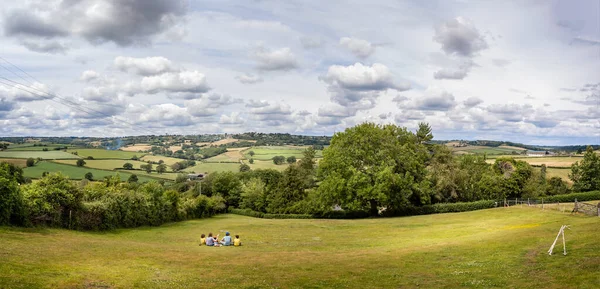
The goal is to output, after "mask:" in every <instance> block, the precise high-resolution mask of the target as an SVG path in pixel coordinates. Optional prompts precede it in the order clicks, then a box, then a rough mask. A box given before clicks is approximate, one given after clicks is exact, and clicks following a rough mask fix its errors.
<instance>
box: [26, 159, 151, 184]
mask: <svg viewBox="0 0 600 289" xmlns="http://www.w3.org/2000/svg"><path fill="white" fill-rule="evenodd" d="M44 172H50V173H56V172H61V173H63V174H64V175H66V176H68V177H69V178H71V179H73V180H81V179H84V178H85V174H86V173H88V172H89V173H92V175H93V176H94V180H102V179H104V177H106V176H113V175H116V174H119V175H120V177H121V180H123V181H126V180H127V179H128V178H129V176H130V174H129V173H125V172H116V171H105V170H99V169H92V168H86V167H77V166H72V165H66V164H59V163H53V162H39V163H37V164H36V165H35V166H33V167H28V168H25V169H23V174H24V175H25V176H26V177H29V178H32V179H39V178H41V177H42V174H43V173H44ZM151 180H156V179H153V178H148V177H144V176H139V181H140V182H147V181H151Z"/></svg>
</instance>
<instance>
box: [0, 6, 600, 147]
mask: <svg viewBox="0 0 600 289" xmlns="http://www.w3.org/2000/svg"><path fill="white" fill-rule="evenodd" d="M0 4H1V5H0V43H1V45H0V135H1V136H99V137H114V136H127V135H148V134H184V135H187V134H206V133H239V132H249V131H256V132H265V133H292V134H303V135H332V134H333V133H335V132H340V131H343V130H344V129H346V128H348V127H352V126H354V125H357V124H360V123H363V122H366V121H368V122H374V123H379V124H389V123H392V124H396V125H399V126H402V127H406V128H408V129H409V130H414V129H415V128H416V127H417V126H418V123H420V122H427V123H429V124H430V125H431V127H432V129H433V134H434V137H435V139H448V140H449V139H467V140H475V139H486V140H505V141H513V142H521V143H527V144H539V145H568V144H600V106H599V105H600V0H565V1H559V0H555V1H552V0H549V1H542V0H523V1H520V0H519V1H482V0H477V1H469V0H461V1H458V0H456V1H446V0H440V1H434V0H427V1H421V0H414V1H397V0H396V1H385V0H371V1H333V0H332V1H312V0H303V1H272V0H254V1H249V0H248V1H229V0H214V1H213V0H206V1H202V0H168V1H167V0H164V1H161V0H62V1H60V0H43V1H42V0H40V1H32V0H23V1H12V0H0Z"/></svg>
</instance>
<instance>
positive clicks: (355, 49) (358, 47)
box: [340, 37, 375, 58]
mask: <svg viewBox="0 0 600 289" xmlns="http://www.w3.org/2000/svg"><path fill="white" fill-rule="evenodd" d="M340 45H341V46H342V47H344V48H346V49H348V50H349V51H350V52H352V54H354V55H356V57H359V58H367V57H369V56H370V55H371V54H373V53H374V52H375V46H373V44H371V43H370V42H369V41H366V40H363V39H359V38H350V37H342V38H340Z"/></svg>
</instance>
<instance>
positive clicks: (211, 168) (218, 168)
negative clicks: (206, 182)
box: [184, 161, 240, 173]
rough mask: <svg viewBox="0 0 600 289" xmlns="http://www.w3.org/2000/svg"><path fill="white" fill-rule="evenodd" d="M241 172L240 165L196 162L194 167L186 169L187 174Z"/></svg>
mask: <svg viewBox="0 0 600 289" xmlns="http://www.w3.org/2000/svg"><path fill="white" fill-rule="evenodd" d="M239 170H240V164H239V163H201V162H198V161H197V162H196V165H195V166H193V167H189V168H186V169H185V170H184V171H186V172H196V173H212V172H226V171H230V172H238V171H239Z"/></svg>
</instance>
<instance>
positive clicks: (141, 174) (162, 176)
mask: <svg viewBox="0 0 600 289" xmlns="http://www.w3.org/2000/svg"><path fill="white" fill-rule="evenodd" d="M118 172H119V173H126V174H134V175H137V176H138V177H144V178H154V179H165V180H171V181H174V180H175V179H176V178H177V175H178V173H162V174H159V173H157V172H156V171H152V172H151V173H149V174H148V173H146V171H142V170H119V171H118Z"/></svg>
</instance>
